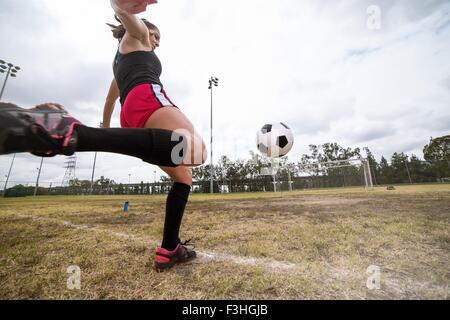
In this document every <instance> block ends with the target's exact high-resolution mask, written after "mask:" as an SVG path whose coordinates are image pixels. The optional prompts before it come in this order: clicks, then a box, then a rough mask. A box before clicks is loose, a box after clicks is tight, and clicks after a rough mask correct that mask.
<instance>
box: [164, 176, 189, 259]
mask: <svg viewBox="0 0 450 320" xmlns="http://www.w3.org/2000/svg"><path fill="white" fill-rule="evenodd" d="M190 192H191V186H188V185H187V184H184V183H178V182H176V183H174V184H173V186H172V189H171V190H170V192H169V195H168V196H167V202H166V217H165V221H164V238H163V242H162V245H161V247H163V248H164V249H166V250H169V251H172V250H174V249H175V248H176V247H177V245H178V244H179V242H180V239H179V233H180V226H181V220H182V219H183V214H184V209H185V208H186V203H187V201H188V198H189V193H190Z"/></svg>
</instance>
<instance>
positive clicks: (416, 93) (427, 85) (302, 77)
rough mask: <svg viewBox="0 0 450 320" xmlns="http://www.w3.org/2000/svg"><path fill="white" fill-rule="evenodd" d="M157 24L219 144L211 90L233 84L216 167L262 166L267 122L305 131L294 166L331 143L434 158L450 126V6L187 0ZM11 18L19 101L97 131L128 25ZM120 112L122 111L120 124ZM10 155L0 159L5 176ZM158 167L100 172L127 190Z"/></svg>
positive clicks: (106, 162)
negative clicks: (434, 143) (52, 104)
mask: <svg viewBox="0 0 450 320" xmlns="http://www.w3.org/2000/svg"><path fill="white" fill-rule="evenodd" d="M373 4H376V5H378V6H379V8H380V10H381V11H380V12H381V24H380V26H381V28H380V29H379V30H370V29H369V28H367V20H368V18H369V14H368V12H367V8H368V7H369V6H370V5H373ZM87 8H89V10H87ZM144 16H145V17H147V18H149V19H150V20H151V21H152V22H154V23H156V24H157V25H158V27H159V28H160V29H161V32H162V39H161V47H160V48H158V51H157V54H158V56H159V57H160V59H161V61H162V64H163V75H162V80H163V83H164V86H165V88H166V91H167V93H168V95H169V97H170V98H171V99H172V100H173V101H174V102H175V103H176V104H177V105H178V106H179V107H180V108H181V110H182V111H183V112H184V113H185V114H186V115H187V116H188V117H189V119H190V120H191V121H192V123H193V124H194V125H195V127H196V128H197V130H198V131H199V132H200V133H201V134H202V135H203V136H204V138H205V140H206V141H208V142H209V134H210V123H209V121H210V102H211V101H210V99H211V97H210V92H209V91H208V90H207V86H208V83H207V82H208V79H209V77H211V76H212V75H214V76H217V77H219V78H220V84H219V87H218V88H215V89H214V90H215V91H214V95H213V104H214V106H213V111H214V154H215V159H217V158H218V157H219V156H220V155H222V154H226V155H228V156H229V157H230V158H236V157H248V152H249V151H250V150H253V151H256V147H255V136H256V131H257V130H258V129H259V128H260V127H261V126H262V125H264V124H265V123H267V122H276V121H283V122H286V123H288V124H289V125H290V126H291V127H292V129H293V131H294V133H295V138H296V142H295V145H294V148H293V150H292V151H291V154H290V155H289V156H290V158H291V159H292V160H295V159H298V158H299V156H300V155H301V153H303V152H307V151H308V150H307V149H308V145H309V144H323V143H325V142H338V143H340V144H341V145H343V146H346V145H348V146H352V147H356V146H359V147H362V146H368V147H369V148H370V149H371V150H372V151H373V152H374V154H375V155H376V156H377V157H378V158H379V157H381V155H385V156H386V157H387V158H389V157H390V155H391V154H392V153H393V152H412V153H416V154H417V155H419V156H421V149H422V147H423V145H424V144H426V142H427V141H428V139H429V136H431V135H433V136H439V135H444V134H448V130H449V129H450V128H449V123H450V121H449V119H450V109H449V108H448V105H449V101H450V76H449V72H448V68H449V60H448V57H449V56H450V28H449V27H448V26H449V21H450V3H449V2H448V1H445V0H441V1H437V0H428V1H426V0H421V1H419V0H413V1H403V0H397V1H392V0H378V1H376V2H375V3H374V2H373V1H371V0H350V1H332V2H330V1H328V0H307V1H294V0H286V1H278V2H266V1H258V0H248V1H239V0H230V1H228V2H226V3H224V2H219V1H217V0H211V1H203V0H180V1H177V2H176V3H174V2H170V1H161V2H160V3H159V4H157V5H155V6H152V7H151V10H149V12H148V13H145V14H144ZM0 18H1V19H0V36H1V37H2V38H4V39H8V41H4V42H2V44H1V50H0V55H1V56H0V59H4V60H7V61H11V62H13V63H15V64H18V65H20V66H21V67H22V70H21V72H20V74H19V76H18V77H17V78H16V79H13V80H11V81H10V82H8V85H7V88H6V91H5V99H8V100H11V101H14V102H18V103H20V104H23V105H27V106H31V105H33V104H36V103H40V102H43V101H47V100H56V102H60V103H63V104H64V105H65V106H67V107H68V108H69V110H70V111H71V112H72V114H73V115H74V116H76V117H78V118H80V120H82V121H83V122H85V123H86V124H89V125H92V126H97V125H98V122H99V121H100V120H101V116H102V115H101V114H102V106H103V100H104V97H105V95H106V92H107V89H108V87H109V83H110V80H111V78H112V71H111V61H112V58H113V56H114V53H115V51H116V50H117V42H116V41H114V39H112V37H111V35H110V31H109V30H108V28H107V27H106V26H105V22H113V21H114V20H113V16H112V10H111V8H110V7H109V4H108V2H107V1H104V2H103V1H95V2H94V1H91V0H79V1H78V2H77V5H76V6H71V7H70V10H69V9H68V8H67V3H66V2H64V1H58V0H34V1H29V0H27V1H24V0H19V1H18V0H15V1H12V0H4V1H1V3H0ZM119 112H120V107H119V106H117V107H116V110H115V112H114V118H113V125H116V126H118V125H119V121H118V116H119ZM9 159H10V158H9V157H0V165H1V167H0V174H3V172H4V171H7V168H9ZM21 159H22V158H21ZM21 161H23V162H20V166H22V165H25V164H26V163H27V161H29V163H30V167H31V168H32V170H31V169H30V170H23V171H20V172H19V170H18V171H15V175H17V176H18V177H19V179H22V180H33V179H34V178H33V177H34V176H35V173H34V170H35V169H33V167H34V166H35V162H38V161H39V159H37V158H33V157H27V158H23V160H21ZM46 161H47V160H46ZM48 161H49V162H48V163H47V162H46V165H47V166H48V167H47V168H49V169H47V170H51V171H52V172H51V173H50V172H49V173H46V174H49V176H45V175H44V176H45V177H46V179H48V180H55V181H57V180H59V179H62V175H63V174H64V172H62V171H64V169H63V168H64V163H63V158H55V159H52V160H48ZM92 161H93V154H92V153H90V154H86V155H80V157H79V162H78V163H79V166H80V170H79V171H78V172H79V174H80V178H83V179H86V178H87V179H90V171H91V170H90V167H91V166H92ZM18 168H19V165H18ZM154 170H155V167H154V166H149V165H146V164H143V163H142V161H140V160H138V159H133V158H129V157H123V156H119V155H110V154H108V155H103V154H101V155H100V156H99V160H98V167H97V170H96V172H97V174H98V175H105V176H108V177H111V178H113V179H114V180H116V181H123V182H127V181H128V174H130V173H131V174H132V177H135V178H136V179H137V180H139V179H144V181H145V179H147V180H149V181H152V180H153V179H154V178H153V175H154V174H153V171H154ZM160 174H161V172H160V171H158V176H159V175H160ZM20 177H22V178H20ZM138 177H139V178H138ZM139 182H140V181H139Z"/></svg>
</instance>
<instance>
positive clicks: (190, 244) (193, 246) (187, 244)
mask: <svg viewBox="0 0 450 320" xmlns="http://www.w3.org/2000/svg"><path fill="white" fill-rule="evenodd" d="M191 241H192V239H189V240H186V241H185V242H181V241H180V245H182V246H183V247H185V249H186V250H187V248H186V246H190V247H192V249H190V250H194V249H195V244H194V243H190V242H191Z"/></svg>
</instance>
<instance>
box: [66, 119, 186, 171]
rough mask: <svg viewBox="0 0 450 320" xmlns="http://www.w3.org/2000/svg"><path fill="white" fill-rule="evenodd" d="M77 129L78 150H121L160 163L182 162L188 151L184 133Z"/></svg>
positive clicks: (167, 164)
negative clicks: (182, 134) (185, 152)
mask: <svg viewBox="0 0 450 320" xmlns="http://www.w3.org/2000/svg"><path fill="white" fill-rule="evenodd" d="M75 131H76V132H77V135H78V143H77V149H76V150H77V152H92V151H100V152H112V153H119V154H123V155H128V156H132V157H137V158H140V159H142V160H143V161H145V162H148V163H151V164H155V165H158V166H166V167H174V166H178V165H180V164H181V162H182V159H183V151H184V150H186V149H185V146H186V139H185V138H184V137H183V136H181V135H178V134H176V133H174V132H172V131H168V130H163V129H118V128H117V129H116V128H113V129H97V128H91V127H86V126H81V125H80V126H76V127H75ZM173 140H175V141H173Z"/></svg>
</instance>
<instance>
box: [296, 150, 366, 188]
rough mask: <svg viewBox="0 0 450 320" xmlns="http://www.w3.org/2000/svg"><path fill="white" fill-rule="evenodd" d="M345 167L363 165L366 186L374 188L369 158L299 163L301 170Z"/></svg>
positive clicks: (320, 170) (322, 170)
mask: <svg viewBox="0 0 450 320" xmlns="http://www.w3.org/2000/svg"><path fill="white" fill-rule="evenodd" d="M344 167H361V168H362V169H363V173H364V184H365V185H364V187H365V188H366V189H372V188H373V181H372V173H371V170H370V163H369V161H368V159H367V158H362V157H361V158H355V159H347V160H335V161H327V162H317V163H311V164H304V165H297V168H298V169H299V171H300V172H305V171H309V172H311V171H316V172H326V171H327V170H329V169H336V168H344Z"/></svg>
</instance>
